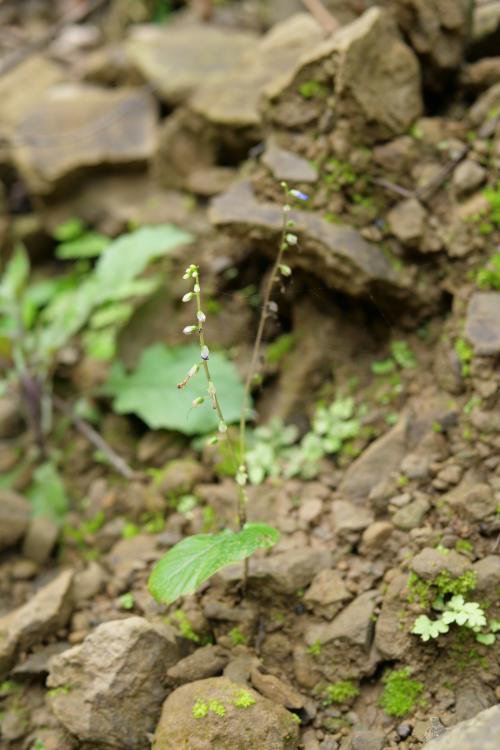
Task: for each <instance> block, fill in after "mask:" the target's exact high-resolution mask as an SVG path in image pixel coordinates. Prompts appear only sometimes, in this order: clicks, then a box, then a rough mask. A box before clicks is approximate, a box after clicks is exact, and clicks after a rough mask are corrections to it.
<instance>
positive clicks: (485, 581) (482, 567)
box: [472, 555, 500, 595]
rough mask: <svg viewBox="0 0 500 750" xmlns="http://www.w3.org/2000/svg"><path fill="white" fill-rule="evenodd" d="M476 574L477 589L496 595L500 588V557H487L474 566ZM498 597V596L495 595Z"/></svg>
mask: <svg viewBox="0 0 500 750" xmlns="http://www.w3.org/2000/svg"><path fill="white" fill-rule="evenodd" d="M472 570H473V571H474V572H475V573H476V576H477V579H476V589H477V591H480V592H482V593H483V592H490V593H491V594H494V593H495V592H498V589H499V588H500V555H487V556H486V557H483V559H482V560H478V561H477V562H476V563H474V565H473V566H472ZM495 595H496V594H495Z"/></svg>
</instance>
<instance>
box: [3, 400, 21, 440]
mask: <svg viewBox="0 0 500 750" xmlns="http://www.w3.org/2000/svg"><path fill="white" fill-rule="evenodd" d="M22 429H23V420H22V417H21V405H20V403H19V399H18V398H16V397H14V396H10V395H7V396H1V397H0V440H8V439H9V438H13V437H16V436H17V435H19V433H20V432H21V431H22Z"/></svg>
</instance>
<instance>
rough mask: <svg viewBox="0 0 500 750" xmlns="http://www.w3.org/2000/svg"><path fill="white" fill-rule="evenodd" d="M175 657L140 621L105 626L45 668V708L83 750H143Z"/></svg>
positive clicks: (164, 636)
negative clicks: (47, 694) (49, 690)
mask: <svg viewBox="0 0 500 750" xmlns="http://www.w3.org/2000/svg"><path fill="white" fill-rule="evenodd" d="M178 655H179V653H178V648H177V644H176V642H175V639H174V638H173V636H171V634H170V633H169V631H168V630H167V629H166V628H164V627H160V626H156V625H152V624H151V623H149V622H148V621H147V620H145V619H144V618H143V617H128V618H126V619H124V620H111V621H109V622H105V623H103V624H102V625H99V627H97V628H96V629H95V630H94V631H93V632H92V633H91V634H90V635H88V636H87V638H85V640H84V641H83V643H82V644H80V645H78V646H75V647H73V648H70V649H68V650H67V651H65V652H64V653H62V654H60V655H59V656H56V657H54V658H53V659H52V661H51V662H50V665H49V666H50V672H49V677H48V681H47V684H48V685H49V687H51V688H53V689H54V690H53V692H52V693H51V698H50V701H51V708H52V710H53V711H54V713H55V715H56V716H57V718H58V719H59V721H60V722H61V724H62V725H63V726H64V727H65V728H66V729H67V730H68V731H69V732H70V733H71V734H72V735H74V736H75V737H77V738H78V740H79V741H80V742H82V743H86V746H87V745H88V746H91V747H103V748H106V749H107V750H108V749H109V748H116V749H117V750H123V748H128V749H129V750H147V748H149V746H150V745H149V742H148V738H147V733H148V732H152V731H153V730H154V728H155V725H156V722H157V721H158V718H159V715H160V708H161V704H162V702H163V700H164V699H165V695H166V693H167V688H166V687H165V672H166V670H167V669H168V668H169V667H170V666H171V665H172V664H173V663H174V662H175V661H176V660H177V658H178Z"/></svg>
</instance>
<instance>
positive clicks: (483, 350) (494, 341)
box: [465, 292, 500, 356]
mask: <svg viewBox="0 0 500 750" xmlns="http://www.w3.org/2000/svg"><path fill="white" fill-rule="evenodd" d="M465 335H466V336H467V338H468V339H469V341H470V342H471V344H472V346H473V347H474V351H475V353H476V354H479V355H480V356H494V355H496V354H498V353H499V352H500V293H499V292H475V294H473V295H472V297H471V298H470V300H469V306H468V308H467V318H466V321H465Z"/></svg>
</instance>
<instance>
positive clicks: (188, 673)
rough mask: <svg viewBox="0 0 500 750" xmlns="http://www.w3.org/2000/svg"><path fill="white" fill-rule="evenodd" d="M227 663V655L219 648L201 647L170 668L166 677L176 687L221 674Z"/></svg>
mask: <svg viewBox="0 0 500 750" xmlns="http://www.w3.org/2000/svg"><path fill="white" fill-rule="evenodd" d="M228 661H229V657H228V655H227V653H226V652H225V651H223V650H222V649H221V648H220V646H212V645H209V646H203V647H202V648H197V649H196V651H195V652H194V653H192V654H190V655H189V656H186V657H185V658H184V659H181V660H180V661H178V662H177V664H174V666H173V667H170V669H169V670H168V672H167V677H168V678H169V679H170V680H171V681H172V682H173V683H175V684H176V685H183V684H184V683H185V682H195V680H204V679H206V678H207V677H214V676H215V675H217V674H221V673H222V671H223V669H224V667H225V666H226V664H227V663H228Z"/></svg>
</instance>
